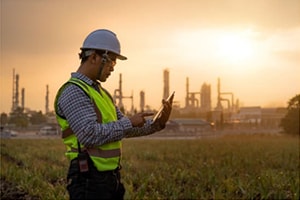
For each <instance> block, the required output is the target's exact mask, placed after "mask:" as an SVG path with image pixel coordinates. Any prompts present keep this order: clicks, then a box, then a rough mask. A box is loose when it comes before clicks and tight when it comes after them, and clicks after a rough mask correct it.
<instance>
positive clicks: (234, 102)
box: [11, 69, 286, 131]
mask: <svg viewBox="0 0 300 200" xmlns="http://www.w3.org/2000/svg"><path fill="white" fill-rule="evenodd" d="M19 79H20V76H19V74H16V73H15V70H13V87H12V88H13V95H12V109H11V110H12V112H11V113H13V112H14V111H15V110H16V109H17V108H21V109H22V110H25V88H21V90H20V87H19ZM216 82H217V91H216V93H217V99H216V100H217V101H216V102H217V103H216V105H212V99H211V96H212V95H211V94H212V89H211V84H209V83H203V84H202V85H201V87H200V85H199V88H200V89H199V91H191V90H190V83H189V77H186V82H185V103H184V106H180V104H179V102H176V101H175V102H173V111H172V114H171V117H170V124H173V125H174V124H176V126H178V124H179V125H180V124H181V128H182V125H186V124H189V126H188V128H191V127H194V128H193V130H194V131H195V130H196V131H197V130H199V126H200V125H203V122H205V123H204V124H205V125H207V124H209V126H210V128H211V129H212V130H223V129H241V128H243V127H247V128H249V127H251V128H268V129H270V128H271V129H278V127H279V123H280V120H281V118H282V117H283V116H284V115H285V113H286V110H285V109H284V108H261V107H259V106H257V107H240V106H239V99H238V98H237V97H236V96H235V95H234V92H233V91H223V90H222V87H221V79H220V78H216ZM122 85H123V80H122V74H119V84H118V88H116V89H115V90H114V92H113V99H114V101H115V103H116V105H117V106H118V107H119V108H120V109H121V110H122V111H123V112H124V113H126V114H127V115H130V114H133V113H135V112H140V111H155V110H153V109H151V108H150V107H149V106H146V105H145V102H146V99H145V96H146V95H145V92H144V91H140V92H139V95H140V96H139V107H138V108H135V106H134V95H133V91H132V92H131V94H130V95H125V94H124V93H123V86H122ZM19 91H21V95H20V92H19ZM169 94H170V71H169V70H168V69H164V70H163V85H162V96H163V98H164V99H166V98H167V97H168V96H169ZM20 99H21V101H20ZM126 99H128V100H129V101H130V102H131V105H130V108H129V109H127V110H126V109H125V106H124V101H125V100H126ZM44 112H45V115H47V116H52V118H51V120H50V121H51V123H55V118H54V117H53V116H54V115H53V112H52V111H51V110H50V109H49V85H46V86H45V111H44ZM195 119H196V120H195ZM197 119H198V120H197ZM176 126H175V127H176ZM173 128H174V127H173ZM178 130H179V128H178ZM186 130H187V129H184V131H186Z"/></svg>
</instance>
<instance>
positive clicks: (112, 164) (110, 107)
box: [54, 78, 122, 171]
mask: <svg viewBox="0 0 300 200" xmlns="http://www.w3.org/2000/svg"><path fill="white" fill-rule="evenodd" d="M68 84H76V85H78V86H79V87H80V88H81V89H83V91H84V92H85V93H86V94H87V95H88V96H89V97H90V99H91V102H92V103H93V104H94V107H95V112H96V114H97V117H98V122H99V123H103V124H105V123H109V122H113V121H116V120H117V113H116V108H115V105H114V103H113V100H112V99H111V96H110V95H109V94H108V93H107V92H106V91H104V90H103V89H100V93H101V94H100V93H99V92H98V91H96V90H95V89H94V88H93V87H91V86H90V85H88V84H87V83H85V82H84V81H82V80H80V79H77V78H71V79H70V80H69V81H68V82H66V83H65V84H64V85H63V86H62V87H61V88H60V89H59V91H58V93H57V95H56V99H55V105H54V107H55V110H57V101H58V98H59V96H60V94H61V93H62V91H63V90H64V88H65V86H67V85H68ZM56 119H57V121H58V124H59V125H60V127H61V130H62V133H63V135H62V138H63V142H64V144H65V145H66V147H67V152H66V153H65V155H66V156H67V158H69V159H70V160H72V159H74V158H77V156H78V140H77V137H76V136H75V134H74V133H73V131H72V129H71V128H70V127H69V123H68V121H67V119H64V118H63V117H61V116H59V115H58V114H57V112H56ZM121 146H122V143H121V141H116V142H111V143H107V144H103V145H101V146H98V147H93V148H86V147H84V146H83V145H80V147H81V150H82V151H87V152H88V154H89V155H90V157H91V159H92V161H93V163H94V165H95V167H96V168H97V169H98V170H99V171H107V170H114V169H116V168H117V167H118V166H119V162H120V158H121Z"/></svg>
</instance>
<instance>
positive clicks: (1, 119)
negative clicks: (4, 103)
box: [0, 113, 8, 126]
mask: <svg viewBox="0 0 300 200" xmlns="http://www.w3.org/2000/svg"><path fill="white" fill-rule="evenodd" d="M7 123H8V115H7V114H6V113H1V117H0V124H1V126H4V125H6V124H7Z"/></svg>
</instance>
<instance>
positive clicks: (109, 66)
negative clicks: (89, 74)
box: [98, 54, 117, 82]
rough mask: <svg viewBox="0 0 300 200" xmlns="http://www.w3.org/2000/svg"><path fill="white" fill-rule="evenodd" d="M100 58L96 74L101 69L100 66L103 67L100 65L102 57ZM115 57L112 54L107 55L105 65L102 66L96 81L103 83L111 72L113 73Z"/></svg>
mask: <svg viewBox="0 0 300 200" xmlns="http://www.w3.org/2000/svg"><path fill="white" fill-rule="evenodd" d="M99 57H100V59H99V60H100V63H99V67H98V68H99V69H98V72H99V70H100V68H101V65H103V63H102V57H101V56H99ZM116 59H117V57H116V55H113V54H108V56H107V58H106V63H105V64H104V66H103V68H102V71H101V74H100V76H99V77H98V80H99V81H101V82H105V81H106V79H107V78H108V77H109V76H110V74H111V72H113V71H114V66H115V65H116Z"/></svg>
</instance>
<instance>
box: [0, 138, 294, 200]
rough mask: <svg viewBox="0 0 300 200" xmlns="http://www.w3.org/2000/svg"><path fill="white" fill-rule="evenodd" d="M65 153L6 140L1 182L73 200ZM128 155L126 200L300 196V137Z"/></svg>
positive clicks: (44, 143)
mask: <svg viewBox="0 0 300 200" xmlns="http://www.w3.org/2000/svg"><path fill="white" fill-rule="evenodd" d="M64 151H65V147H64V146H63V144H62V141H61V140H60V139H1V179H2V180H6V181H9V182H11V183H14V184H16V185H17V187H18V188H20V189H22V190H23V191H26V192H27V193H28V194H29V195H30V196H32V197H35V199H59V200H61V199H68V195H67V192H66V189H65V187H66V180H65V177H66V173H67V169H68V164H69V163H68V161H67V160H66V158H65V157H64ZM122 152H123V160H122V166H123V169H122V171H121V173H122V181H123V183H124V185H125V187H126V189H127V191H126V195H125V198H126V199H299V198H300V196H299V190H300V189H299V184H300V183H299V169H300V164H299V138H298V137H288V136H271V135H246V136H245V135H244V136H242V135H236V136H223V137H218V138H213V139H193V140H177V139H173V140H172V139H151V140H150V139H126V140H124V141H123V151H122ZM3 195H5V194H4V192H3V191H1V197H3ZM1 199H2V198H1Z"/></svg>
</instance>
